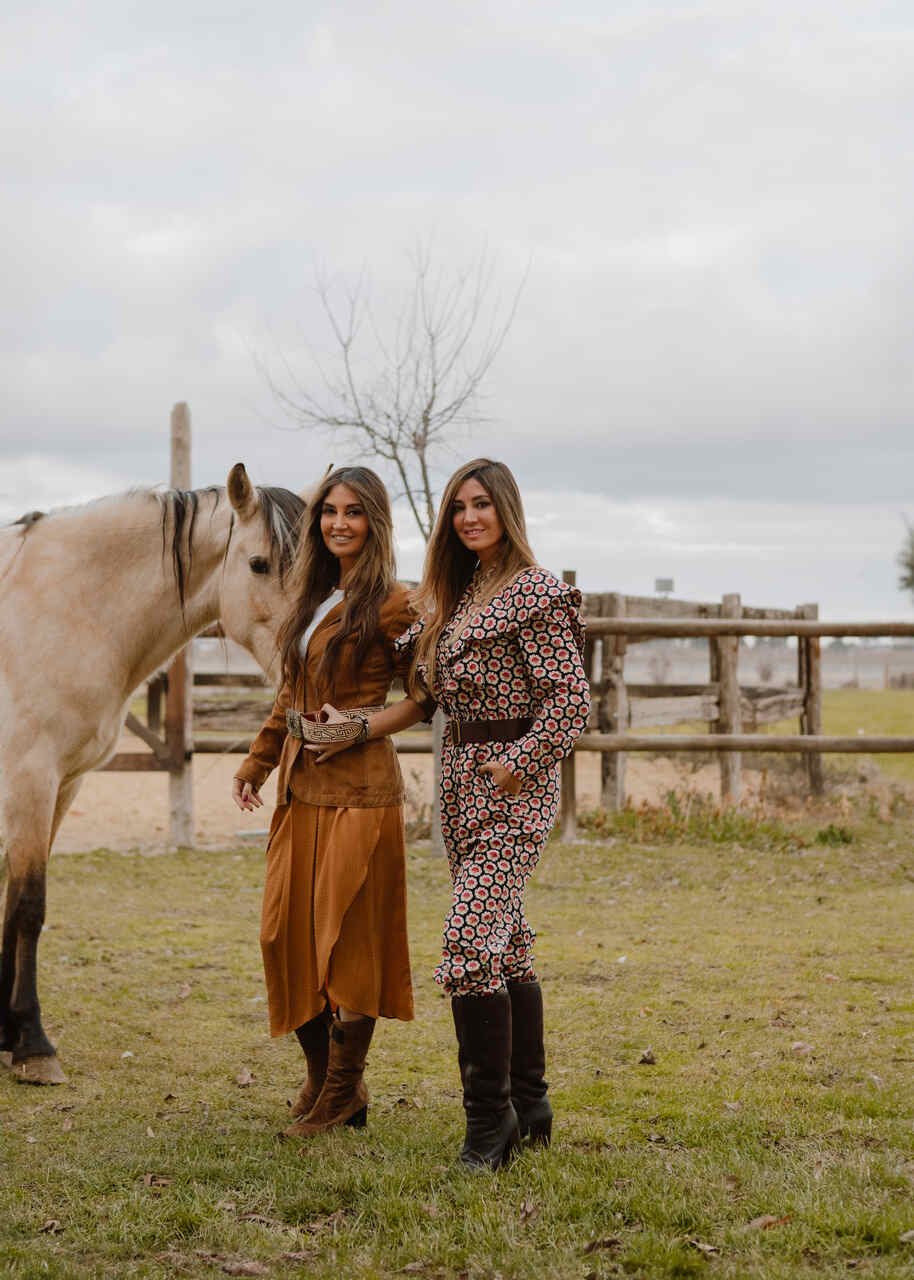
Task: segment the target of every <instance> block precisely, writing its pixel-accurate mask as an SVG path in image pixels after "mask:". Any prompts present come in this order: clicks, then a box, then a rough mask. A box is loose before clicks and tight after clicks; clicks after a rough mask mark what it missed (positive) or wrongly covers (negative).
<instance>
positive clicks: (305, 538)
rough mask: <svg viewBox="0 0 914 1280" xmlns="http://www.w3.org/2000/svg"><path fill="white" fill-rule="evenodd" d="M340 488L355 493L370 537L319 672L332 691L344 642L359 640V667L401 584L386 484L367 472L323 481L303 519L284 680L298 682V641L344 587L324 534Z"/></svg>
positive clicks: (283, 632) (285, 634)
mask: <svg viewBox="0 0 914 1280" xmlns="http://www.w3.org/2000/svg"><path fill="white" fill-rule="evenodd" d="M338 484H344V485H345V486H346V488H347V489H351V490H352V492H353V493H354V494H355V495H356V496H357V498H358V500H359V502H360V503H361V504H362V507H363V509H364V511H365V515H366V517H367V518H368V537H367V538H366V540H365V546H364V547H363V548H362V553H361V555H360V556H359V558H358V560H357V561H356V564H355V566H354V568H353V570H352V572H351V574H350V575H349V577H348V578H347V580H346V594H345V598H344V604H343V613H342V616H341V618H340V621H339V625H338V627H337V629H336V632H335V634H334V635H333V636H332V638H331V639H330V641H329V643H328V644H327V647H326V649H325V650H324V652H323V654H322V656H321V661H320V666H319V667H318V670H317V679H318V680H319V681H320V682H321V683H323V682H324V680H326V679H327V677H328V675H329V681H328V684H329V687H330V689H331V691H332V690H333V683H334V681H333V676H334V670H335V666H336V661H337V658H338V657H339V652H340V648H341V647H342V645H343V642H344V641H345V640H346V639H347V638H348V637H350V636H354V637H355V642H356V645H355V661H356V663H357V664H358V663H359V662H360V661H361V660H362V658H363V657H364V656H365V653H366V652H367V650H368V649H369V648H370V646H371V644H372V643H373V641H374V638H375V633H376V632H377V629H378V619H379V617H380V613H381V605H382V604H383V603H384V601H385V600H386V599H387V597H388V596H389V595H390V593H391V591H392V590H393V588H394V585H395V584H396V581H397V562H396V557H395V555H394V539H393V520H392V518H391V514H390V498H389V497H388V495H387V490H386V489H385V487H384V482H383V481H382V480H381V478H380V476H377V475H376V474H375V473H374V472H373V471H371V470H369V468H368V467H338V468H337V469H336V470H335V471H331V472H330V473H329V474H328V475H326V476H325V477H324V479H323V480H322V481H321V483H320V486H319V487H318V489H317V490H316V491H315V493H314V496H313V497H312V499H311V501H310V503H309V504H308V507H307V509H306V510H305V513H304V516H303V524H302V527H301V531H300V534H299V544H298V554H297V556H296V558H295V561H294V562H293V565H292V571H291V573H290V575H289V579H288V582H289V593H290V595H291V596H292V598H293V599H294V601H295V603H294V604H293V606H292V608H291V610H290V612H289V615H288V617H287V618H286V620H285V622H284V623H283V625H282V627H281V628H280V631H279V651H280V654H281V656H282V673H283V677H284V679H286V680H289V681H291V680H293V679H294V676H295V672H296V670H297V668H298V665H299V662H300V655H299V641H300V640H301V637H302V635H303V633H304V631H305V628H306V627H307V626H308V623H309V622H310V621H311V619H312V618H313V617H314V612H315V610H316V609H317V606H318V605H319V604H321V602H322V601H324V600H326V598H327V596H329V595H330V593H331V591H333V590H335V589H336V588H337V587H338V586H339V584H340V564H339V560H338V559H337V558H336V556H335V555H333V554H332V552H331V551H330V550H329V549H328V547H327V545H326V543H325V542H324V537H323V534H322V533H321V515H322V513H323V509H324V502H325V501H326V499H327V495H328V494H329V493H330V490H331V489H333V488H334V486H335V485H338Z"/></svg>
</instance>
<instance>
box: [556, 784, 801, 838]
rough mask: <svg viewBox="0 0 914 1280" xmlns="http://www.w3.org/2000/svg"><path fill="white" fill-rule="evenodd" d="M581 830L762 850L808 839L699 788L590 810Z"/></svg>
mask: <svg viewBox="0 0 914 1280" xmlns="http://www.w3.org/2000/svg"><path fill="white" fill-rule="evenodd" d="M578 821H579V826H580V829H581V831H582V832H586V833H588V834H589V835H592V836H596V837H598V838H599V839H607V838H610V837H612V836H617V837H620V836H621V837H623V838H624V839H627V840H631V841H632V842H633V843H636V844H676V843H679V842H681V841H687V842H694V843H702V844H728V843H734V844H738V845H741V846H742V847H743V848H746V849H759V850H762V851H774V850H778V851H781V850H791V849H799V848H802V847H803V845H804V844H805V843H806V840H804V838H803V837H802V835H800V834H799V833H798V832H796V831H791V830H790V829H789V828H788V827H785V826H784V825H783V824H782V823H780V822H778V821H777V819H774V818H770V817H768V816H766V815H765V814H763V813H762V812H760V811H759V810H749V809H735V808H729V807H721V806H720V805H715V804H714V803H713V802H712V801H711V800H709V799H707V798H706V797H704V796H701V795H698V794H697V793H696V792H693V791H688V792H685V793H680V792H676V791H669V792H668V793H667V795H666V798H665V802H664V803H663V804H662V805H649V804H647V803H644V804H642V805H641V806H640V807H639V808H637V809H635V808H632V807H630V806H629V807H626V808H625V809H623V810H621V811H620V812H619V813H610V812H609V810H607V809H603V808H598V809H591V810H589V811H588V812H586V813H583V814H581V815H580V817H579V820H578Z"/></svg>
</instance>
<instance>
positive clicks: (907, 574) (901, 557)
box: [898, 524, 914, 596]
mask: <svg viewBox="0 0 914 1280" xmlns="http://www.w3.org/2000/svg"><path fill="white" fill-rule="evenodd" d="M898 567H899V569H900V570H901V573H900V574H899V575H898V585H899V587H900V588H901V590H902V591H909V592H910V593H911V595H912V596H914V525H911V524H909V525H908V531H907V533H906V534H905V540H904V542H903V543H902V546H901V550H900V551H899V552H898Z"/></svg>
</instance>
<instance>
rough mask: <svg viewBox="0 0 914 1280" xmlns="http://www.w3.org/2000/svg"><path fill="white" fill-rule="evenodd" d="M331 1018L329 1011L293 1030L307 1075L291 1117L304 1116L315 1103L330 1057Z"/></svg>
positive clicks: (293, 1104) (321, 1087) (322, 1084)
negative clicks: (300, 1048)
mask: <svg viewBox="0 0 914 1280" xmlns="http://www.w3.org/2000/svg"><path fill="white" fill-rule="evenodd" d="M331 1020H332V1016H331V1013H330V1010H329V1009H325V1010H324V1012H323V1013H319V1014H318V1015H317V1017H316V1018H311V1020H310V1021H309V1022H303V1023H302V1025H301V1026H300V1027H296V1028H295V1034H296V1036H297V1037H298V1043H299V1044H300V1045H301V1047H302V1051H303V1053H304V1055H305V1060H306V1061H307V1063H308V1075H307V1077H306V1079H305V1081H304V1083H303V1084H302V1087H301V1088H300V1089H299V1091H298V1097H297V1098H296V1099H295V1101H294V1102H293V1103H292V1115H293V1116H295V1117H296V1119H297V1118H298V1117H299V1116H306V1115H307V1114H308V1112H309V1111H310V1110H311V1108H312V1107H313V1106H314V1104H315V1102H317V1099H318V1096H319V1094H320V1091H321V1089H323V1087H324V1080H325V1078H326V1075H327V1059H328V1057H329V1055H330V1023H331Z"/></svg>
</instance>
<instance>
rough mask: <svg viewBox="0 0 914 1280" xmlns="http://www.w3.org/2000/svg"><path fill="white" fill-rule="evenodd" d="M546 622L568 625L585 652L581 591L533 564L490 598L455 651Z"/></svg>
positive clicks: (580, 650) (579, 647) (579, 649)
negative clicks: (478, 641) (466, 643)
mask: <svg viewBox="0 0 914 1280" xmlns="http://www.w3.org/2000/svg"><path fill="white" fill-rule="evenodd" d="M545 623H549V624H551V625H558V626H561V627H567V628H568V630H569V631H570V632H571V635H572V638H573V641H574V644H575V645H576V646H577V649H578V653H583V652H584V624H583V622H582V620H581V593H580V591H579V590H578V589H577V587H571V586H569V585H568V583H567V582H560V581H559V580H558V578H556V577H555V576H554V575H553V574H551V573H549V572H548V570H546V569H541V568H540V567H539V565H532V566H531V567H530V568H529V569H523V570H522V571H521V572H520V573H519V574H518V575H517V577H516V578H514V579H512V581H511V582H509V583H508V585H507V586H506V587H504V588H503V589H502V590H501V591H500V592H499V593H498V595H497V596H495V598H494V599H493V600H490V601H489V603H488V604H487V605H486V607H485V608H484V609H483V610H482V612H481V613H480V615H479V617H478V619H477V620H476V621H475V622H474V623H473V624H472V625H471V626H469V627H467V628H466V630H465V631H464V632H463V635H462V636H461V638H460V640H459V641H458V643H457V646H455V652H456V651H457V649H458V648H461V647H462V646H463V644H464V643H465V642H468V641H473V640H485V639H487V638H488V637H492V636H500V637H507V636H516V635H517V634H518V633H519V632H520V631H521V630H522V629H526V628H529V627H531V626H532V627H542V626H543V625H544V624H545Z"/></svg>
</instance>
